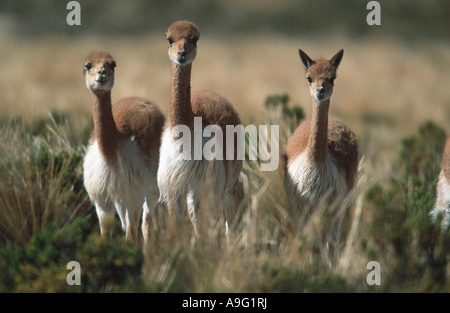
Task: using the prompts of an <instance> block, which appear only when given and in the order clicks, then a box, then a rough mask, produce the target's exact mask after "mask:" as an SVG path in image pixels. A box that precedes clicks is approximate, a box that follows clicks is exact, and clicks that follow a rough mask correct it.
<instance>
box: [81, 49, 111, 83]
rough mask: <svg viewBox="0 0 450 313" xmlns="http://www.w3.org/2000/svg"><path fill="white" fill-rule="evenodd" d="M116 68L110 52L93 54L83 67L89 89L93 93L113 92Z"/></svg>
mask: <svg viewBox="0 0 450 313" xmlns="http://www.w3.org/2000/svg"><path fill="white" fill-rule="evenodd" d="M115 68H116V61H115V60H114V58H113V57H112V56H111V55H110V54H109V53H108V52H104V51H95V52H91V53H90V54H89V56H88V57H87V60H86V62H85V63H84V66H83V75H84V76H86V86H87V88H88V89H89V90H90V91H92V92H99V91H111V89H112V88H113V86H114V69H115Z"/></svg>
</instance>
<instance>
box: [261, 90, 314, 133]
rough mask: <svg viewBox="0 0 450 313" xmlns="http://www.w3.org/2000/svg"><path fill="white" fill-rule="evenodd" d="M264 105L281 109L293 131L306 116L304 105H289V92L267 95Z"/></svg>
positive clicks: (269, 108)
mask: <svg viewBox="0 0 450 313" xmlns="http://www.w3.org/2000/svg"><path fill="white" fill-rule="evenodd" d="M264 107H265V108H266V109H267V110H281V115H282V117H283V119H284V121H285V123H286V125H287V126H288V127H289V130H290V131H293V130H294V129H295V128H296V127H297V126H298V125H299V124H300V122H301V121H302V120H303V119H304V118H305V112H304V111H303V108H302V107H300V106H298V105H294V106H289V95H288V94H287V93H283V94H273V95H269V96H267V97H266V100H265V102H264Z"/></svg>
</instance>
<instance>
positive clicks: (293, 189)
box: [286, 152, 348, 210]
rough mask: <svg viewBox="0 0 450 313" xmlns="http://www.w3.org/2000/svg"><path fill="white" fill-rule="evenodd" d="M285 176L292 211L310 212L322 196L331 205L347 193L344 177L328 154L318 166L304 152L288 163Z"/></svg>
mask: <svg viewBox="0 0 450 313" xmlns="http://www.w3.org/2000/svg"><path fill="white" fill-rule="evenodd" d="M286 174H287V175H289V177H288V180H289V181H290V182H289V183H287V186H286V192H287V196H288V199H289V202H290V204H289V206H290V208H291V209H294V210H304V209H307V208H308V209H310V210H311V209H313V208H315V207H316V206H317V205H318V204H319V203H320V201H321V200H323V197H324V196H327V203H331V202H332V201H334V200H336V199H337V198H339V197H341V196H345V195H346V194H347V192H348V188H347V183H346V180H345V177H344V175H343V173H342V171H341V170H340V168H339V167H338V166H337V164H336V162H335V160H334V159H333V157H332V156H331V155H330V153H328V154H327V159H326V161H325V163H324V164H323V165H322V166H318V165H317V164H315V163H313V162H310V161H309V160H308V159H307V155H306V153H305V152H304V153H302V154H300V155H299V156H297V158H296V159H295V160H294V161H293V162H291V163H290V165H289V166H288V169H287V173H286Z"/></svg>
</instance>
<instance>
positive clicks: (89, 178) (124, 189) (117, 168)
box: [84, 139, 157, 209]
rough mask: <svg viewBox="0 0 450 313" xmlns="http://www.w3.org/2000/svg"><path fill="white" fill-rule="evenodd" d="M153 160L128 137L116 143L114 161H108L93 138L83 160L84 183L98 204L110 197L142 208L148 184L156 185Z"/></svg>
mask: <svg viewBox="0 0 450 313" xmlns="http://www.w3.org/2000/svg"><path fill="white" fill-rule="evenodd" d="M153 161H154V160H150V159H149V158H148V157H147V156H146V155H145V154H144V153H143V152H142V151H141V150H140V149H139V147H138V146H137V144H136V142H135V141H134V140H132V139H127V140H123V141H122V142H121V144H120V146H119V149H118V151H117V162H115V164H108V163H106V162H105V159H104V158H103V156H102V155H101V153H100V150H99V148H98V144H97V141H95V142H93V143H92V144H91V145H89V147H88V150H87V153H86V157H85V160H84V184H85V187H86V190H87V192H88V194H89V196H90V198H91V200H92V201H94V202H95V203H96V204H99V205H100V206H103V205H105V204H106V203H107V202H110V201H112V202H113V203H115V204H119V205H121V206H122V207H124V208H128V209H131V208H137V209H140V208H142V204H143V202H144V199H145V197H146V195H147V194H148V193H149V188H150V187H149V186H151V184H153V185H155V183H154V181H155V180H156V166H155V169H151V168H150V167H149V166H150V165H151V163H152V162H153ZM156 161H157V158H156Z"/></svg>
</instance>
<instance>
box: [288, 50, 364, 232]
mask: <svg viewBox="0 0 450 313" xmlns="http://www.w3.org/2000/svg"><path fill="white" fill-rule="evenodd" d="M343 53H344V51H343V50H340V51H339V52H337V53H336V54H335V55H334V56H333V57H332V58H331V59H330V60H325V59H318V60H312V59H311V58H310V57H309V56H308V55H307V54H306V53H304V52H303V51H302V50H299V54H300V59H301V61H302V63H303V65H304V67H305V70H306V80H307V82H308V85H309V90H310V93H311V97H312V117H311V119H309V120H307V121H305V122H303V123H302V124H301V125H300V126H299V127H298V128H297V129H296V130H295V132H294V134H293V135H292V136H291V137H290V138H289V139H288V142H287V145H286V151H285V187H286V195H287V198H288V206H289V211H290V212H291V214H292V215H293V217H294V218H295V219H296V221H297V222H299V225H305V223H306V222H307V220H308V217H309V216H310V215H311V213H312V212H313V211H314V210H315V209H316V208H317V206H318V205H324V204H326V203H328V204H331V203H333V202H335V201H336V200H338V199H343V198H344V197H345V196H346V195H347V194H348V192H349V191H350V190H351V189H352V188H353V186H354V184H355V180H356V175H357V170H358V146H357V142H356V138H355V135H354V133H353V132H352V131H351V129H350V128H349V127H347V126H346V125H345V124H344V123H343V122H342V121H339V120H337V119H331V118H330V119H329V118H328V111H329V107H330V97H331V95H332V93H333V86H334V80H335V79H336V71H337V68H338V66H339V64H340V62H341V60H342V56H343ZM300 217H301V219H303V220H302V221H299V220H298V219H299V218H300Z"/></svg>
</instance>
